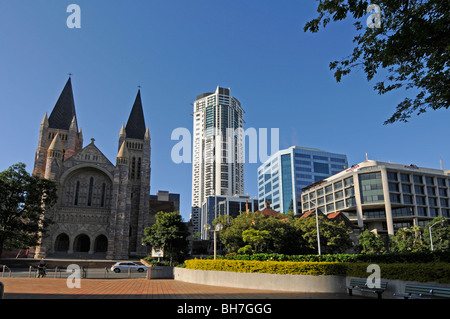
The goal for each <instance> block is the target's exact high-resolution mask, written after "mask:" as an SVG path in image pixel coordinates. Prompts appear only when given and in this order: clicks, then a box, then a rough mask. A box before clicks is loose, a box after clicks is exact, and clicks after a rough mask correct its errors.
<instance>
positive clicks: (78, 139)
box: [33, 77, 83, 179]
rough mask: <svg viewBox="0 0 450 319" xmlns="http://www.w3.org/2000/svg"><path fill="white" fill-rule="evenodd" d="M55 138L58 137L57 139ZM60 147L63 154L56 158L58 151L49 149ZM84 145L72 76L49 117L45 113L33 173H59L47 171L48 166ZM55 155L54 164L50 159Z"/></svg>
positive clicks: (54, 174) (50, 174) (55, 176)
mask: <svg viewBox="0 0 450 319" xmlns="http://www.w3.org/2000/svg"><path fill="white" fill-rule="evenodd" d="M55 138H57V139H58V141H55ZM51 145H53V147H55V146H56V147H58V148H60V149H58V150H57V151H58V152H61V154H60V155H61V157H60V158H56V157H55V156H56V155H57V154H56V153H54V152H52V151H50V146H51ZM82 147H83V134H82V133H81V130H80V131H78V123H77V115H76V112H75V102H74V98H73V91H72V81H71V78H70V77H69V79H68V80H67V82H66V85H65V86H64V89H63V90H62V92H61V95H60V96H59V98H58V101H57V102H56V104H55V107H54V108H53V111H52V113H51V114H50V117H47V113H45V115H44V118H43V120H42V122H41V128H40V131H39V142H38V147H37V150H36V157H35V161H34V169H33V175H37V176H40V177H46V176H52V178H53V179H56V178H57V177H58V172H57V171H53V172H52V173H51V172H47V169H48V168H49V167H50V168H51V167H53V169H56V167H55V165H57V164H55V163H57V160H60V161H63V160H67V159H68V158H70V157H71V156H73V155H74V154H75V153H77V152H78V151H79V150H81V149H82ZM49 159H52V160H51V162H52V165H48V163H47V161H48V160H49Z"/></svg>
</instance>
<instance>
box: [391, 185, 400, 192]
mask: <svg viewBox="0 0 450 319" xmlns="http://www.w3.org/2000/svg"><path fill="white" fill-rule="evenodd" d="M389 190H390V191H391V192H399V191H400V190H399V188H398V184H397V183H389Z"/></svg>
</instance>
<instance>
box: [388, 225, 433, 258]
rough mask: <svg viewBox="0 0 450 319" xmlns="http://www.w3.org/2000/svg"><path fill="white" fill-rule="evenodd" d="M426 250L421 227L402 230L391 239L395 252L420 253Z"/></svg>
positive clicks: (392, 249)
mask: <svg viewBox="0 0 450 319" xmlns="http://www.w3.org/2000/svg"><path fill="white" fill-rule="evenodd" d="M426 248H427V247H426V245H425V243H424V242H423V239H422V233H421V231H420V227H419V226H413V227H409V228H408V227H405V228H400V229H399V230H397V232H396V233H395V235H394V236H393V237H392V238H391V251H393V252H398V253H403V252H419V251H424V250H425V249H426Z"/></svg>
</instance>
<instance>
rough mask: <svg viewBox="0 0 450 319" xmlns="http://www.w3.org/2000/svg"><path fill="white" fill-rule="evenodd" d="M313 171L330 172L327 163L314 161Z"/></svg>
mask: <svg viewBox="0 0 450 319" xmlns="http://www.w3.org/2000/svg"><path fill="white" fill-rule="evenodd" d="M314 172H315V173H320V174H327V175H328V174H330V168H329V166H328V164H327V163H317V162H315V163H314Z"/></svg>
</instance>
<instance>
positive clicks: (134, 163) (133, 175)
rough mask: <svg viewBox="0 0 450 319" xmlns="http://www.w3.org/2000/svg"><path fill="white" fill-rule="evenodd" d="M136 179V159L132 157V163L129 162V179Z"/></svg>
mask: <svg viewBox="0 0 450 319" xmlns="http://www.w3.org/2000/svg"><path fill="white" fill-rule="evenodd" d="M135 177H136V157H133V161H132V162H131V178H132V179H134V178H135Z"/></svg>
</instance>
